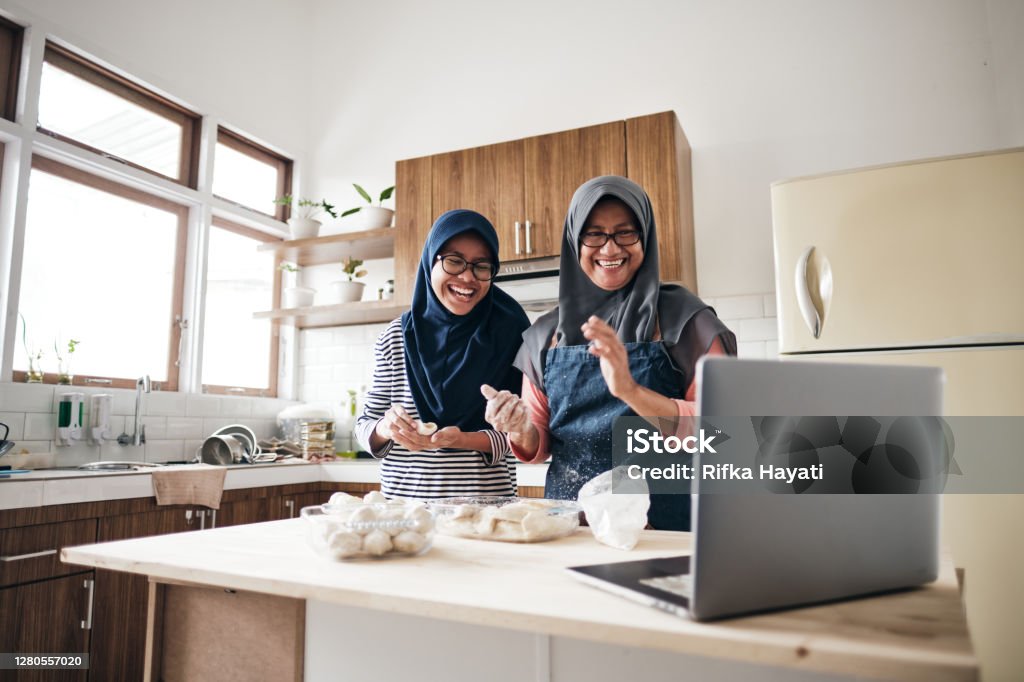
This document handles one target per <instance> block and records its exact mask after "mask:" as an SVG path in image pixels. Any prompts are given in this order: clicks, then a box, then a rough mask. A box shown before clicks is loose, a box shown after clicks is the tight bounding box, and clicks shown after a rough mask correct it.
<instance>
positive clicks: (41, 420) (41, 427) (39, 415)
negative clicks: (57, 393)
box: [25, 412, 57, 440]
mask: <svg viewBox="0 0 1024 682" xmlns="http://www.w3.org/2000/svg"><path fill="white" fill-rule="evenodd" d="M56 435H57V415H55V414H53V413H52V412H29V413H28V414H26V415H25V440H53V439H54V438H55V437H56Z"/></svg>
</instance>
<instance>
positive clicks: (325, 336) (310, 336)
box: [302, 329, 334, 349]
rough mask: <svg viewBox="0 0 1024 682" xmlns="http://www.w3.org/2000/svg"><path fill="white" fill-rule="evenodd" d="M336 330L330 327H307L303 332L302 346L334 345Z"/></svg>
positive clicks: (321, 346) (304, 347)
mask: <svg viewBox="0 0 1024 682" xmlns="http://www.w3.org/2000/svg"><path fill="white" fill-rule="evenodd" d="M333 337H334V332H333V331H332V330H330V329H306V330H304V331H303V332H302V348H303V349H306V348H323V347H325V346H330V345H332V342H333Z"/></svg>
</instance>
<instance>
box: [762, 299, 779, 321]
mask: <svg viewBox="0 0 1024 682" xmlns="http://www.w3.org/2000/svg"><path fill="white" fill-rule="evenodd" d="M775 310H776V307H775V294H765V295H764V316H765V317H778V313H776V312H775Z"/></svg>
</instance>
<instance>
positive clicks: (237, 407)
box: [220, 396, 252, 419]
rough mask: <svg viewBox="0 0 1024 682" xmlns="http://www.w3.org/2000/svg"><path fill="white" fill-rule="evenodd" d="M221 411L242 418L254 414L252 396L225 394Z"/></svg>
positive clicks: (227, 415)
mask: <svg viewBox="0 0 1024 682" xmlns="http://www.w3.org/2000/svg"><path fill="white" fill-rule="evenodd" d="M220 411H221V414H223V415H224V416H225V417H232V418H235V419H237V418H240V417H250V416H252V398H243V397H240V396H225V397H224V398H221V403H220Z"/></svg>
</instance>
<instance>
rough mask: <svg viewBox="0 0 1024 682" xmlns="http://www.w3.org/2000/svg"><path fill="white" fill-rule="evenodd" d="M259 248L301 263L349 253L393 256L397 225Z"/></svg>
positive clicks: (367, 257)
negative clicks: (395, 226)
mask: <svg viewBox="0 0 1024 682" xmlns="http://www.w3.org/2000/svg"><path fill="white" fill-rule="evenodd" d="M257 249H258V250H259V251H273V252H274V253H275V254H277V255H278V256H280V258H281V259H282V260H287V261H292V262H293V263H297V264H298V265H300V266H306V265H324V264H327V263H337V262H339V261H340V260H342V259H343V258H345V257H346V256H351V257H353V258H359V259H361V260H371V259H374V258H391V257H392V256H394V254H395V228H393V227H381V228H378V229H376V230H365V231H363V232H343V233H341V234H331V235H327V236H326V237H312V238H310V239H293V240H290V241H284V242H269V243H266V244H261V245H260V246H258V247H257ZM371 302H372V303H376V301H371Z"/></svg>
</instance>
